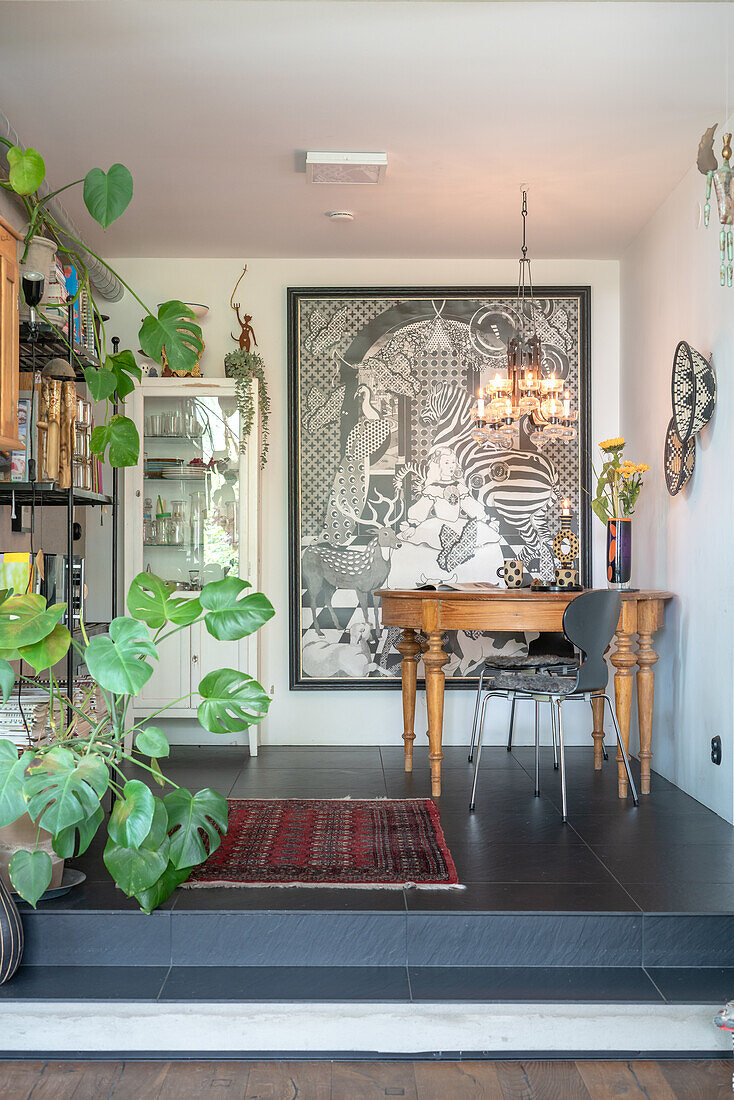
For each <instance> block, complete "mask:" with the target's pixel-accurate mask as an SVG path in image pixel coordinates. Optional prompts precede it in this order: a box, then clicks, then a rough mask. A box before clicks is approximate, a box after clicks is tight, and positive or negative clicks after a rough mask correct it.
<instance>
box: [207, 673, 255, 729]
mask: <svg viewBox="0 0 734 1100" xmlns="http://www.w3.org/2000/svg"><path fill="white" fill-rule="evenodd" d="M199 694H200V695H201V696H202V697H203V702H202V703H200V704H199V707H198V709H197V712H196V713H197V715H198V717H199V721H200V722H201V724H202V726H203V727H204V729H205V730H209V732H210V733H239V732H240V731H241V730H246V729H248V728H249V727H250V726H254V725H256V724H257V723H258V722H262V720H263V718H264V717H265V715H266V714H267V713H268V707H269V706H270V696H269V695H268V694H267V692H266V691H265V690H264V688H263V687H262V686H261V685H260V684H258V682H257V680H253V678H252V676H248V675H247V674H246V673H244V672H237V671H236V670H235V669H233V668H219V669H216V670H215V671H214V672H210V673H209V674H208V676H205V677H204V679H203V680H202V681H201V683H200V684H199Z"/></svg>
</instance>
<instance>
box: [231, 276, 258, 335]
mask: <svg viewBox="0 0 734 1100" xmlns="http://www.w3.org/2000/svg"><path fill="white" fill-rule="evenodd" d="M246 272H247V264H245V266H244V268H243V271H242V274H241V275H240V277H239V279H238V280H237V282H236V283H235V285H234V290H233V291H232V294H231V296H230V299H229V304H230V307H231V308H232V309H233V310H234V311H235V313H236V314H237V321H238V324H239V326H240V334H239V336H235V334H234V333H232V334H231V335H232V339H233V340H234V341H235V342H236V343H237V344H238V345H239V349H240V351H250V350H251V344H254V345H255V347H257V340H256V339H255V333H254V330H253V328H252V325H251V324H250V321H251V320H252V316H251V315H250V314H249V313H246V314H245V316H244V320H243V318H242V317H240V303H239V302H235V300H234V296H235V294H236V293H237V287H238V286H239V285H240V283H241V282H242V280H243V279H244V277H245V274H246Z"/></svg>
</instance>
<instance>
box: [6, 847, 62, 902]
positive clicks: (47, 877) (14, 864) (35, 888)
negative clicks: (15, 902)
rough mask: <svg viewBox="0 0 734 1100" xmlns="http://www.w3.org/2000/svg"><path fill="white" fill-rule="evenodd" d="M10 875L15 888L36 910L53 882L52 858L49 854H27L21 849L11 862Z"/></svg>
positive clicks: (39, 852)
mask: <svg viewBox="0 0 734 1100" xmlns="http://www.w3.org/2000/svg"><path fill="white" fill-rule="evenodd" d="M8 873H9V875H10V881H11V882H12V884H13V887H14V888H15V889H16V890H17V891H18V893H19V894H20V896H21V897H22V898H23V899H24V901H27V902H28V904H29V905H32V906H33V908H34V909H35V908H36V904H37V902H38V899H39V898H40V897H41V895H42V894H45V893H46V891H47V890H48V887H49V883H50V882H51V875H52V874H53V864H52V863H51V856H50V855H49V854H48V852H41V851H37V852H26V851H24V850H22V849H21V850H20V851H19V852H16V853H15V855H14V856H13V857H12V859H11V860H10V863H9V864H8Z"/></svg>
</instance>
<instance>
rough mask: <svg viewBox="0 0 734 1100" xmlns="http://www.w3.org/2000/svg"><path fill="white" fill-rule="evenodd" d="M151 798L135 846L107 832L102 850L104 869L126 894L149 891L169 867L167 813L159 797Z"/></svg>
mask: <svg viewBox="0 0 734 1100" xmlns="http://www.w3.org/2000/svg"><path fill="white" fill-rule="evenodd" d="M126 786H127V784H126ZM151 799H152V803H153V805H152V808H151V809H152V812H151V823H150V829H149V830H148V832H147V834H146V835H145V836H144V838H143V840H142V841H141V843H140V844H136V845H135V846H134V847H133V846H127V845H125V844H120V843H118V842H117V841H116V840H114V839H113V838H112V836H111V835H110V839H109V840H108V841H107V844H106V846H105V850H104V855H103V859H104V862H105V866H106V867H107V870H108V871H109V872H110V874H111V875H112V877H113V879H114V880H115V882H116V883H117V885H118V886H119V887H120V889H121V890H123V891H124V892H125V893H126V894H127V895H128V897H132V896H135V897H137V896H138V895H139V894H140V893H141V892H142V891H145V890H149V889H150V888H151V887H152V886H153V885H154V884H155V883H156V882H157V881H158V880H159V879H160V878H161V876H162V875H163V874H164V873H165V871H166V868H167V867H168V862H169V849H170V841H169V839H168V814H167V812H166V807H165V805H164V804H163V801H162V800H161V799H160V798H153V797H152V795H151ZM110 823H111V819H110ZM149 911H150V910H148V912H149Z"/></svg>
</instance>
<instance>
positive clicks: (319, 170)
mask: <svg viewBox="0 0 734 1100" xmlns="http://www.w3.org/2000/svg"><path fill="white" fill-rule="evenodd" d="M386 170H387V153H306V179H307V180H308V182H309V183H380V182H381V181H382V180H383V179H384V177H385V172H386Z"/></svg>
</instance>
